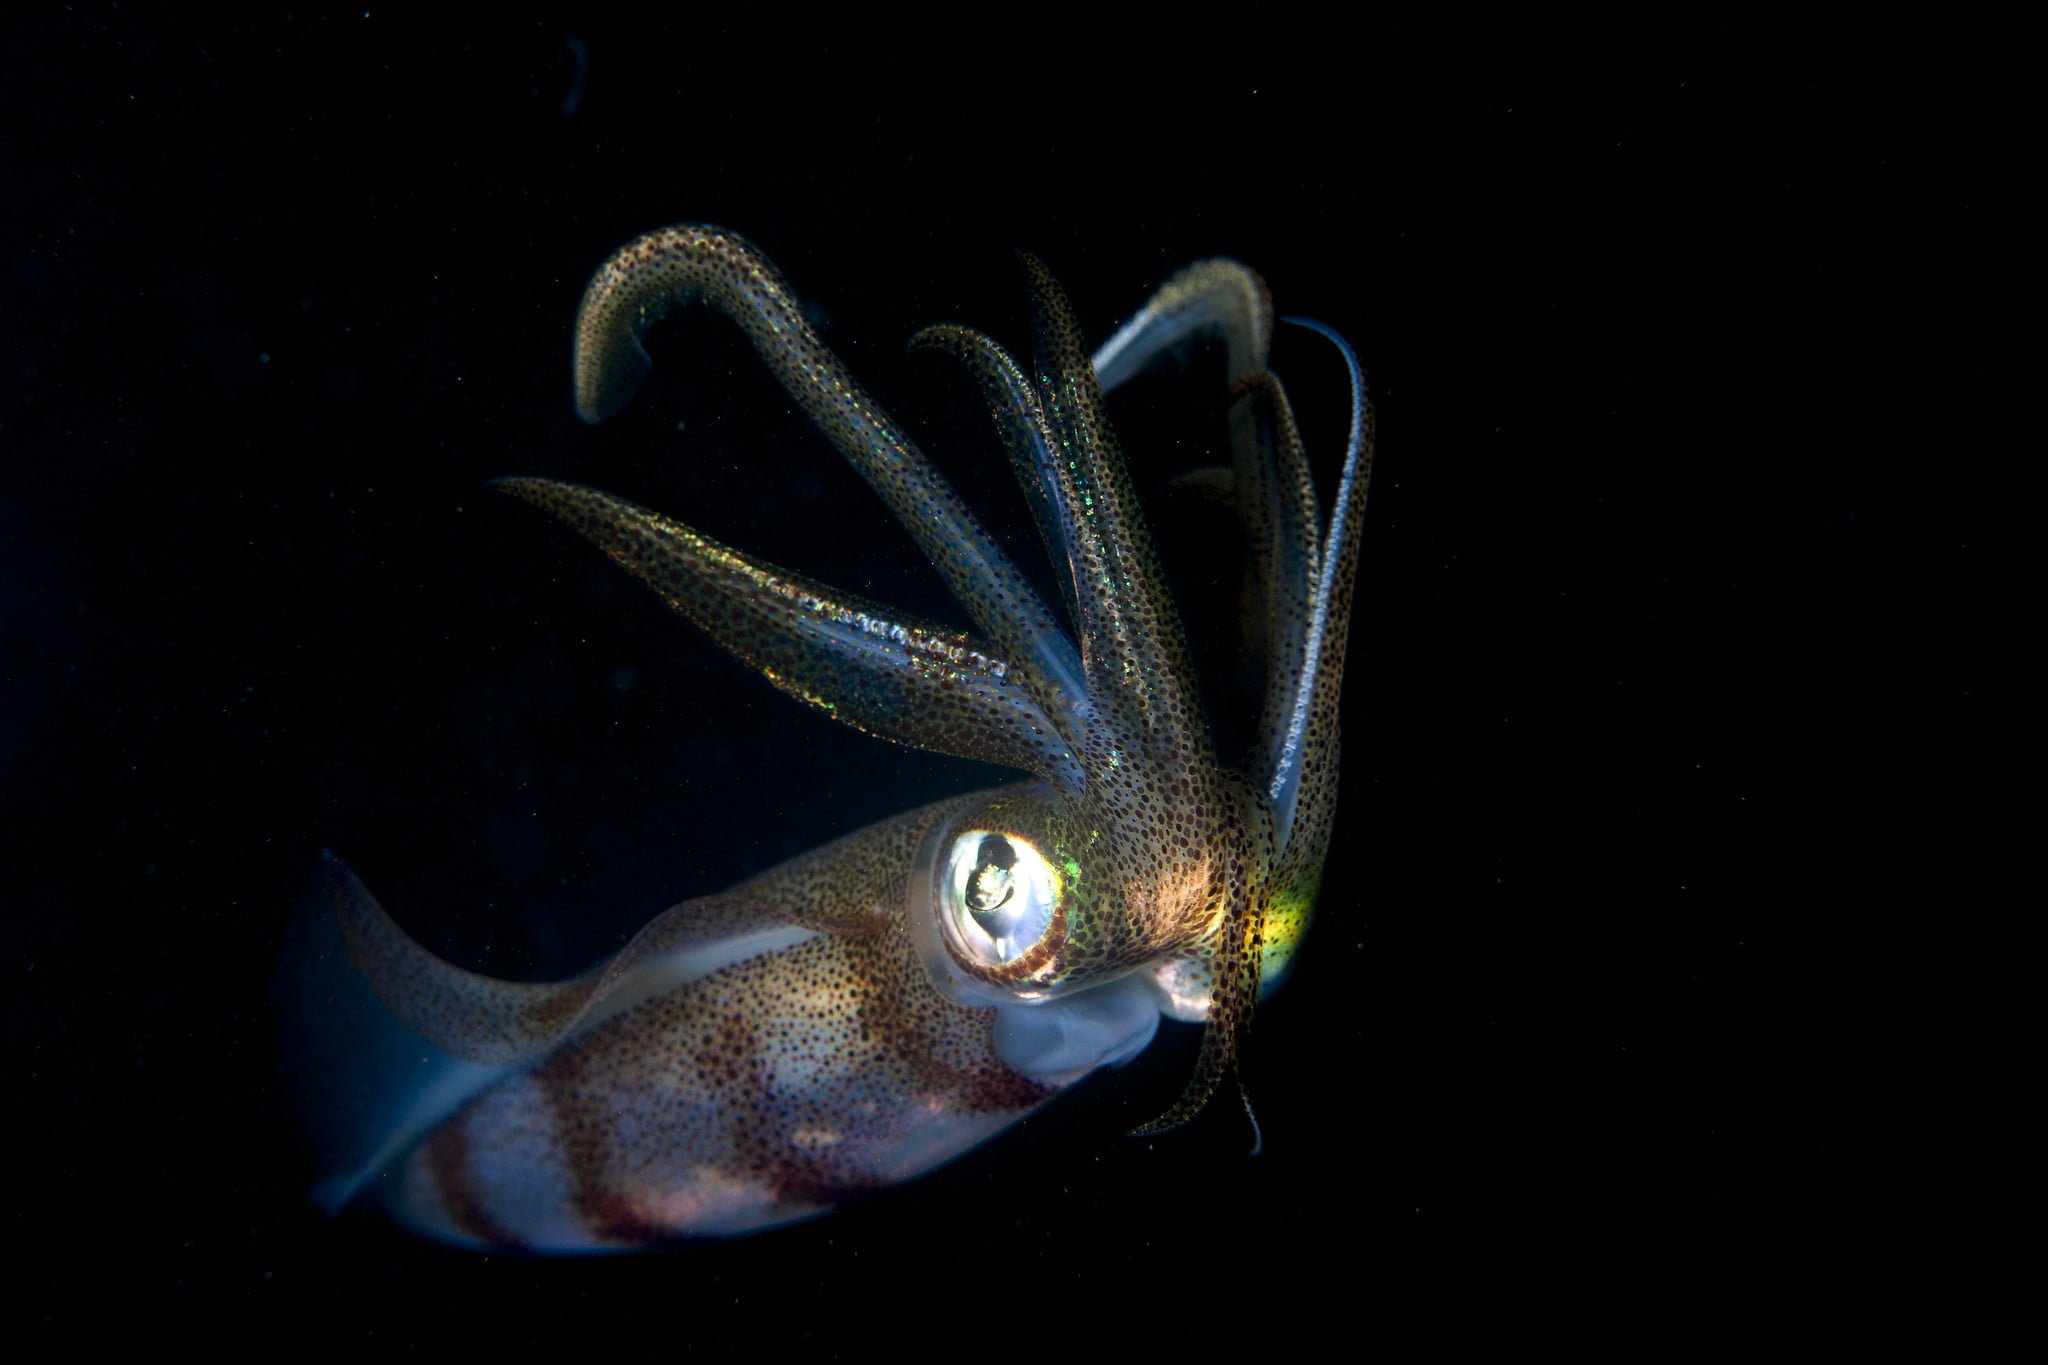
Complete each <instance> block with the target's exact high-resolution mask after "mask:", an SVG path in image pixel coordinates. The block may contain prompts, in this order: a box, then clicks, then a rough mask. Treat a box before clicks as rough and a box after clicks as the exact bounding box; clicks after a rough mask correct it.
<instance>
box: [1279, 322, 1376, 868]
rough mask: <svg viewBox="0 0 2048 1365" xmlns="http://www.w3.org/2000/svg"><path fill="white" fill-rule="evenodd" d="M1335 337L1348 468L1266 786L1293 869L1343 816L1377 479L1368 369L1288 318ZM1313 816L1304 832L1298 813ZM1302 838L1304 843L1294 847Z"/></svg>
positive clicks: (1307, 862)
mask: <svg viewBox="0 0 2048 1365" xmlns="http://www.w3.org/2000/svg"><path fill="white" fill-rule="evenodd" d="M1285 320H1286V321H1287V322H1288V323H1290V324H1292V325H1294V326H1296V327H1305V328H1307V329H1308V330H1309V331H1311V332H1314V333H1316V334H1317V335H1318V336H1321V337H1323V338H1325V339H1326V340H1328V341H1329V342H1330V343H1331V344H1332V345H1334V346H1335V347H1336V348H1337V352H1338V354H1339V355H1341V356H1342V357H1343V359H1344V367H1345V370H1346V371H1347V373H1348V374H1349V376H1350V379H1351V431H1350V435H1349V436H1348V437H1347V439H1346V441H1345V450H1344V473H1343V475H1342V477H1341V478H1340V480H1339V481H1338V484H1337V499H1336V502H1335V504H1334V505H1333V506H1332V507H1331V509H1330V532H1329V536H1328V538H1327V541H1326V542H1325V549H1324V551H1323V555H1322V564H1321V572H1320V573H1319V575H1318V576H1317V580H1316V597H1315V607H1314V609H1313V611H1312V612H1311V613H1310V616H1309V629H1308V647H1307V650H1306V652H1305V653H1304V655H1303V661H1302V678H1301V687H1300V690H1299V691H1298V692H1297V693H1296V694H1295V702H1294V707H1293V712H1292V715H1291V716H1290V718H1289V720H1288V726H1287V734H1286V738H1285V741H1284V743H1283V747H1282V750H1281V756H1280V762H1279V763H1278V764H1277V765H1276V766H1275V768H1274V770H1273V776H1272V782H1271V785H1270V786H1269V787H1268V789H1267V793H1268V796H1269V798H1270V799H1271V801H1272V803H1273V812H1274V817H1275V819H1276V820H1277V822H1278V824H1279V829H1280V846H1281V849H1282V854H1283V859H1284V860H1285V862H1286V863H1287V865H1288V866H1289V868H1290V870H1291V871H1293V872H1294V873H1295V874H1296V875H1301V872H1302V870H1303V869H1308V868H1320V867H1321V866H1322V862H1323V854H1324V852H1325V851H1326V850H1327V849H1328V847H1329V840H1330V827H1331V822H1332V821H1333V820H1334V818H1335V816H1336V807H1337V773H1338V758H1339V753H1338V749H1339V736H1340V732H1339V726H1338V715H1337V711H1338V705H1339V703H1340V701H1341V700H1342V695H1343V689H1344V650H1345V646H1346V644H1347V643H1348V642H1349V640H1350V637H1351V596H1352V589H1353V586H1354V584H1355V583H1356V581H1357V578H1358V548H1359V541H1360V540H1361V538H1362V537H1363V535H1364V530H1365V495H1366V490H1367V487H1368V485H1369V484H1370V483H1371V481H1372V450H1373V429H1374V419H1373V408H1372V401H1371V399H1370V398H1368V397H1367V395H1366V391H1365V372H1364V370H1363V369H1362V368H1361V367H1360V366H1359V363H1358V355H1357V353H1356V352H1355V351H1353V350H1352V349H1351V346H1350V343H1348V342H1346V341H1345V340H1344V338H1343V337H1342V336H1339V335H1338V334H1337V332H1336V331H1335V329H1333V328H1330V327H1328V326H1325V325H1324V324H1323V323H1320V322H1317V321H1315V320H1314V319H1312V318H1287V319H1285ZM1304 809H1306V810H1307V811H1308V812H1309V815H1310V818H1309V821H1308V824H1307V826H1306V827H1305V828H1304V829H1303V830H1302V831H1300V833H1301V834H1302V835H1303V836H1304V837H1302V838H1300V839H1299V840H1297V838H1296V835H1297V831H1296V829H1295V821H1296V816H1297V813H1298V812H1300V811H1302V810H1304ZM1297 842H1299V844H1300V847H1299V848H1298V849H1297V848H1296V847H1295V845H1296V843H1297Z"/></svg>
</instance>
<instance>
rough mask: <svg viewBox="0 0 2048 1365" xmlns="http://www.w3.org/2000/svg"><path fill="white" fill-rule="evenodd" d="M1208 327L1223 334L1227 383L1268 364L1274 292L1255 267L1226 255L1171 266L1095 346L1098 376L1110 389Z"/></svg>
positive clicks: (1210, 330)
mask: <svg viewBox="0 0 2048 1365" xmlns="http://www.w3.org/2000/svg"><path fill="white" fill-rule="evenodd" d="M1212 331H1213V332H1217V333H1220V334H1221V335H1222V337H1223V342H1224V345H1225V346H1226V347H1227V348H1228V351H1229V363H1230V382H1231V383H1233V384H1235V383H1238V382H1240V381H1242V380H1244V379H1246V378H1248V377H1250V376H1251V375H1254V374H1257V373H1258V372H1259V371H1260V370H1263V369H1265V368H1266V352H1267V351H1268V349H1270V347H1271V346H1272V342H1273V299H1272V295H1271V294H1269V293H1268V292H1267V290H1266V282H1265V281H1264V280H1262V279H1260V278H1259V276H1258V274H1257V272H1255V271H1253V270H1252V269H1251V268H1250V267H1248V266H1246V265H1244V264H1243V263H1242V262H1239V261H1233V260H1231V259H1230V258H1229V257H1227V256H1218V257H1216V258H1214V259H1212V260H1207V261H1197V262H1195V263H1194V264H1193V265H1190V266H1187V267H1186V268H1184V269H1181V270H1178V271H1175V272H1174V274H1173V276H1172V278H1170V279H1168V280H1167V282H1166V283H1165V284H1163V285H1161V286H1160V287H1159V292H1158V293H1156V294H1154V295H1153V296H1152V297H1151V299H1150V300H1149V301H1147V302H1146V304H1145V306H1144V307H1143V308H1141V309H1140V310H1138V315H1137V316H1136V317H1134V318H1132V319H1131V320H1130V321H1129V322H1127V323H1125V324H1124V325H1123V326H1122V327H1119V328H1118V329H1117V332H1116V335H1115V336H1113V337H1111V338H1110V339H1109V340H1108V341H1105V342H1104V343H1102V345H1101V347H1100V348H1098V349H1097V350H1096V352H1095V359H1094V367H1095V377H1096V381H1097V382H1098V383H1100V384H1101V385H1102V391H1103V392H1104V393H1108V392H1110V391H1111V390H1113V389H1116V388H1118V387H1120V386H1121V385H1122V384H1123V383H1124V381H1126V380H1128V379H1130V378H1131V377H1132V376H1133V375H1135V374H1137V373H1138V372H1139V371H1140V370H1142V369H1144V368H1145V367H1146V366H1147V365H1149V364H1151V363H1152V362H1153V361H1154V360H1155V359H1157V358H1158V357H1159V356H1161V355H1163V354H1164V353H1166V352H1167V351H1170V350H1172V349H1173V348H1174V347H1175V346H1177V345H1179V344H1180V343H1181V342H1183V341H1185V340H1187V339H1188V338H1190V337H1193V336H1196V335H1198V334H1200V333H1203V332H1212Z"/></svg>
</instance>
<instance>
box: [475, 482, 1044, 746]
mask: <svg viewBox="0 0 2048 1365" xmlns="http://www.w3.org/2000/svg"><path fill="white" fill-rule="evenodd" d="M494 486H495V487H497V488H498V489H500V490H501V491H503V492H506V493H510V494H512V495H513V496H514V497H517V498H520V499H522V500H523V501H526V502H530V503H532V504H533V505H534V506H536V507H539V508H541V509H542V510H543V511H546V512H548V513H550V514H552V515H553V516H555V517H556V518H557V519H558V520H560V521H562V522H564V523H565V524H567V525H568V526H570V527H571V528H573V529H574V530H576V531H577V532H578V533H580V534H582V535H583V536H585V537H587V538H588V539H589V540H590V541H591V542H592V543H594V544H595V545H597V547H598V548H599V549H601V550H603V551H604V552H605V553H606V554H607V555H609V556H610V557H611V559H612V560H613V562H615V563H617V564H618V565H619V566H620V567H622V568H624V569H625V570H626V571H627V572H629V573H631V574H632V575H633V576H634V577H636V578H638V579H640V580H641V581H642V582H644V583H646V584H647V585H648V586H649V587H651V588H653V589H654V590H655V591H656V592H658V593H660V594H661V596H662V597H663V599H664V600H666V601H667V602H668V604H669V605H670V606H671V607H672V608H674V609H675V610H676V611H677V612H678V613H680V614H681V615H683V616H684V617H686V618H688V619H689V620H690V621H691V622H693V623H694V624H696V625H698V626H700V627H702V628H704V630H705V631H706V632H707V633H709V634H710V636H711V638H712V639H713V640H715V641H716V642H717V643H718V644H719V645H720V646H721V647H722V648H724V649H726V650H728V651H730V652H731V653H732V654H734V655H735V656H737V657H738V658H739V659H741V660H743V661H744V662H746V663H747V664H750V665H751V666H753V667H754V668H756V669H758V670H759V671H760V672H761V673H763V674H764V675H766V676H767V678H768V679H769V681H771V682H773V683H774V684H775V685H776V686H777V687H778V688H780V689H782V690H783V691H784V692H787V693H789V694H790V695H792V696H795V697H797V698H798V699H800V700H802V701H805V702H808V703H809V704H810V705H812V706H815V707H817V708H818V709H820V710H822V711H824V712H826V713H827V714H828V715H831V716H833V717H835V718H836V719H838V720H842V721H845V722H846V723H847V724H849V725H852V726H854V727H855V728H857V729H860V730H863V731H866V732H867V733H869V734H873V735H878V736H880V737H882V738H884V739H890V740H894V741H896V742H897V743H900V744H908V745H910V746H912V747H913V748H919V749H926V750H930V751H932V752H936V753H946V754H953V755H956V756H958V757H963V758H974V759H980V760H982V761H984V762H988V763H1000V764H1002V765H1004V766H1006V767H1011V768H1021V769H1023V770H1024V771H1026V772H1030V773H1034V774H1036V775H1038V776H1041V777H1043V778H1045V780H1047V781H1048V782H1052V783H1054V784H1056V785H1066V786H1073V785H1077V784H1078V783H1079V780H1080V778H1079V770H1078V769H1077V768H1076V767H1075V765H1074V761H1073V758H1072V756H1071V754H1070V752H1069V745H1068V743H1067V741H1066V740H1065V739H1064V738H1063V737H1062V736H1061V735H1060V733H1059V731H1058V728H1057V727H1056V726H1055V725H1054V723H1053V721H1052V719H1051V718H1050V717H1048V716H1047V715H1046V714H1045V713H1044V712H1043V711H1042V710H1040V709H1039V707H1038V703H1037V701H1036V699H1035V698H1034V697H1033V696H1031V695H1030V693H1029V692H1028V691H1027V689H1026V688H1025V687H1023V686H1022V685H1020V684H1019V682H1018V681H1017V680H1016V678H1015V677H1014V675H1013V670H1012V668H1011V666H1010V665H1009V663H1008V662H1007V661H1005V660H1003V659H1001V658H998V657H997V656H996V653H995V649H994V647H993V646H992V645H989V644H987V643H986V642H984V641H981V640H978V639H976V638H974V637H973V636H970V635H965V634H962V633H960V632H958V631H949V630H945V629H943V628H940V627H937V626H929V625H924V624H921V623H919V622H916V621H914V620H911V619H909V618H906V617H904V616H903V615H902V614H900V613H897V612H894V611H891V610H889V609H888V608H885V607H881V606H877V605H876V604H874V603H872V602H869V601H867V600H865V599H864V598H861V597H858V596H856V595H854V594H852V593H847V592H842V591H840V590H839V589H837V588H831V587H827V586H825V585H823V584H820V583H817V582H815V581H813V580H811V579H808V578H805V577H803V576H802V575H799V574H794V573H791V572H789V571H787V570H784V569H778V568H775V567H774V566H772V565H769V564H767V563H765V562H763V561H761V560H759V559H756V558H754V557H753V556H750V555H747V554H743V553H741V552H740V551H738V550H734V549H732V548H730V547H728V546H725V545H722V544H720V543H719V542H718V541H716V540H713V539H712V538H711V537H709V536H706V535H702V534H700V533H699V532H697V531H694V530H692V529H691V528H690V527H688V526H685V525H683V524H682V523H680V522H677V521H673V520H671V519H669V518H667V517H664V516H661V515H660V514H658V513H655V512H651V511H649V510H647V509H646V508H644V507H640V506H637V505H635V504H633V503H631V502H627V501H626V500H624V499H623V498H616V497H613V496H612V495H610V494H608V493H600V492H598V491H596V490H595V489H590V488H583V487H580V486H578V485H576V484H569V483H559V482H556V481H554V480H550V479H530V478H516V479H500V480H498V481H497V482H496V484H495V485H494Z"/></svg>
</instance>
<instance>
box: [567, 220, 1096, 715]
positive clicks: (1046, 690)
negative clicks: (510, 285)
mask: <svg viewBox="0 0 2048 1365" xmlns="http://www.w3.org/2000/svg"><path fill="white" fill-rule="evenodd" d="M699 302H701V303H706V304H709V305H711V306H712V307H714V308H716V309H717V310H718V311H720V312H722V313H724V314H725V315H726V316H728V317H730V318H731V319H732V320H733V321H734V322H736V323H738V324H739V325H740V327H741V329H742V330H743V331H744V332H745V333H746V334H747V337H748V339H749V340H750V341H752V342H753V344H754V349H755V351H756V352H757V353H758V354H759V355H760V356H761V358H762V360H763V361H764V362H765V363H766V364H767V366H768V368H769V371H770V372H771V373H772V374H773V375H774V376H775V378H776V380H777V382H778V383H780V384H781V385H782V387H783V389H784V391H785V392H787V393H788V394H789V395H790V397H792V398H793V399H795V400H796V402H797V404H798V405H799V406H800V407H802V408H803V410H804V412H805V414H806V415H807V416H809V417H810V419H811V421H812V422H813V423H815V424H816V425H817V427H818V428H819V430H820V431H822V432H823V433H824V434H825V436H826V438H827V439H828V440H830V441H831V442H832V444H833V445H834V446H835V447H836V448H837V449H838V451H839V453H840V454H841V455H843V456H844V457H845V458H846V460H847V461H848V463H850V464H852V465H853V467H854V468H855V469H856V470H858V471H859V472H860V474H861V476H862V477H863V478H865V479H866V480H867V481H868V484H869V486H870V487H872V488H873V489H874V490H875V491H876V493H877V494H879V495H880V496H881V498H882V500H883V502H884V503H886V504H887V505H888V507H889V510H890V511H892V512H893V513H895V515H896V517H897V519H898V520H899V521H901V522H902V523H903V525H904V527H905V528H906V529H907V530H908V531H909V532H910V534H911V537H912V538H913V539H914V540H915V541H916V542H917V545H918V548H919V549H920V550H922V551H923V552H924V555H925V557H926V558H927V559H929V560H930V561H931V563H932V565H933V567H935V568H936V569H937V570H938V571H939V573H940V575H941V576H942V577H943V578H944V579H945V581H946V585H947V587H948V588H949V589H950V590H951V591H952V593H953V595H954V597H956V598H957V599H959V601H960V604H961V605H962V606H963V607H965V608H966V609H967V612H968V614H969V616H970V617H972V618H973V620H974V622H975V624H976V625H978V626H979V627H980V628H981V629H982V630H983V631H984V632H985V633H986V634H987V635H988V637H989V639H990V640H991V641H992V642H993V643H994V644H995V646H996V648H997V649H998V650H1000V651H1002V652H1003V653H1004V654H1005V655H1006V656H1007V657H1008V658H1009V659H1010V661H1011V664H1012V673H1013V675H1014V676H1015V677H1016V679H1017V681H1018V682H1019V684H1020V685H1022V686H1023V687H1024V689H1025V690H1026V691H1027V692H1029V693H1030V694H1031V696H1032V698H1033V700H1034V701H1036V702H1037V704H1038V707H1039V709H1040V710H1041V711H1042V712H1044V713H1045V715H1047V716H1048V717H1050V718H1051V719H1052V721H1053V723H1054V724H1055V725H1056V726H1057V727H1058V728H1059V729H1060V731H1061V733H1062V734H1064V735H1066V736H1067V737H1068V738H1069V739H1070V740H1075V741H1078V738H1079V736H1080V734H1081V721H1080V719H1079V714H1078V713H1079V711H1080V709H1081V708H1082V706H1083V703H1084V698H1085V692H1084V689H1083V687H1082V686H1081V681H1080V679H1081V672H1080V668H1079V651H1078V650H1077V649H1076V648H1075V646H1074V644H1073V641H1072V640H1070V639H1069V638H1068V637H1067V634H1066V632H1065V631H1064V630H1062V629H1061V628H1060V625H1059V622H1058V621H1057V619H1056V618H1055V617H1053V615H1052V614H1051V613H1050V612H1049V611H1047V609H1046V608H1045V606H1044V604H1043V603H1042V602H1040V601H1039V599H1038V595H1037V593H1036V592H1034V591H1033V590H1032V588H1031V586H1030V584H1029V582H1028V581H1027V580H1026V579H1025V578H1024V577H1023V575H1022V574H1020V573H1019V572H1018V571H1017V569H1016V566H1015V565H1013V564H1011V563H1010V561H1009V560H1008V558H1007V557H1006V556H1005V555H1004V554H1003V552H1002V550H1001V549H1000V547H998V546H997V545H996V543H995V541H994V540H993V539H992V538H991V537H990V536H989V535H988V533H987V532H986V531H985V530H984V529H983V528H982V527H981V525H980V523H979V522H978V521H976V519H975V517H974V515H973V513H971V512H970V511H969V510H968V509H967V506H966V504H965V503H964V502H962V501H961V499H960V497H959V495H958V494H957V493H955V492H954V491H953V488H952V487H951V485H950V484H948V483H947V481H946V479H945V477H944V476H943V475H941V474H940V473H939V472H938V470H937V469H936V468H934V467H933V465H932V464H931V462H930V460H929V459H927V458H926V457H925V455H924V453H923V452H922V451H920V450H919V449H918V448H917V447H916V445H914V444H913V443H912V442H911V440H910V438H909V437H908V436H907V435H905V434H904V432H903V431H902V429H901V428H900V427H898V426H897V425H896V423H895V422H894V421H893V420H891V419H890V417H889V416H888V414H886V413H885V412H883V411H882V410H881V408H880V407H879V406H878V405H877V404H876V403H875V401H874V399H873V398H872V397H871V396H870V395H869V394H868V393H867V391H866V390H864V389H863V388H862V387H861V386H860V384H859V382H858V381H856V380H855V379H854V377H853V375H852V373H851V372H850V371H848V370H847V368H846V366H845V365H844V364H843V363H842V362H841V361H840V359H839V358H838V357H837V356H836V355H834V354H833V353H832V352H831V351H830V350H829V349H828V348H827V347H826V346H825V344H824V342H822V341H821V340H820V339H819V338H818V335H817V333H816V332H814V331H813V330H812V329H811V326H810V324H809V323H808V322H806V321H805V320H804V316H803V312H802V310H801V309H800V308H799V307H798V305H797V302H796V299H795V297H794V296H793V295H792V294H791V292H790V290H789V287H788V285H787V284H786V283H784V281H783V279H782V276H781V274H780V273H779V272H778V271H777V270H776V269H775V267H774V266H773V265H771V264H770V263H769V262H768V260H767V258H766V257H764V256H762V255H761V253H760V252H759V251H758V250H757V249H756V248H755V247H754V246H753V245H752V244H751V243H749V242H748V241H747V240H746V239H745V238H743V237H741V236H740V235H739V234H737V233H734V232H729V231H727V230H725V229H723V228H715V227H709V226H705V225H697V224H686V225H682V226H678V227H671V228H664V229H662V230H660V231H657V232H652V233H648V234H647V235H645V236H643V237H640V238H638V239H637V240H635V241H633V242H630V243H628V244H627V245H626V246H624V247H622V248H620V249H619V250H618V251H616V252H614V253H613V254H612V256H611V258H610V259H609V260H607V261H606V262H605V263H604V264H603V265H602V266H600V267H599V268H598V270H597V273H596V275H595V276H594V277H593V278H592V280H591V282H590V286H589V288H588V290H587V291H586V292H585V294H584V298H583V304H582V307H581V309H580V310H579V312H578V314H577V320H576V345H575V358H574V376H575V385H576V409H577V411H578V412H579V413H580V414H581V415H582V416H583V418H584V420H586V421H590V422H600V421H603V420H604V419H605V418H606V417H609V416H611V415H612V414H614V413H616V412H617V411H618V410H619V409H620V408H622V407H623V406H625V404H626V402H627V401H628V400H629V399H630V398H631V396H632V394H633V393H634V391H635V390H636V389H637V388H638V387H639V385H640V383H641V382H642V380H644V379H645V377H646V375H647V372H648V370H649V369H650V368H651V364H652V362H651V361H650V360H649V359H648V357H647V352H646V348H645V347H644V346H643V345H642V344H641V338H642V336H644V335H645V333H646V331H647V329H648V328H649V327H651V326H653V325H654V324H655V323H656V322H658V321H660V320H661V319H662V318H663V317H665V316H667V314H668V313H669V312H670V311H671V310H672V309H673V308H675V307H677V306H679V305H682V304H688V303H699Z"/></svg>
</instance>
